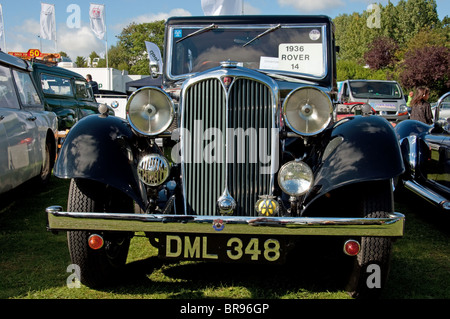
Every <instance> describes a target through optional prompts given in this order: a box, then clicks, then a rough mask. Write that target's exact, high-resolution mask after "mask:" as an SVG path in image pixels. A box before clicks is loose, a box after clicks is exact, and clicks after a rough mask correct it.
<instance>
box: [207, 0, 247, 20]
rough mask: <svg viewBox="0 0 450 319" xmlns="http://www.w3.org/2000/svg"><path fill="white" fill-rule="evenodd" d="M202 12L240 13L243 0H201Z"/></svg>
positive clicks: (213, 14)
mask: <svg viewBox="0 0 450 319" xmlns="http://www.w3.org/2000/svg"><path fill="white" fill-rule="evenodd" d="M201 1H202V9H203V13H204V14H205V15H206V16H210V15H211V16H218V15H240V14H242V5H243V3H242V2H243V0H201Z"/></svg>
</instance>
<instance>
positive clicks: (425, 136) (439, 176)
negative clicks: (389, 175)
mask: <svg viewBox="0 0 450 319" xmlns="http://www.w3.org/2000/svg"><path fill="white" fill-rule="evenodd" d="M449 96H450V92H448V93H446V94H444V95H443V96H442V97H441V98H440V99H439V101H438V102H437V107H436V108H435V114H434V117H435V118H434V124H433V125H427V124H425V123H422V122H419V121H414V120H407V121H404V122H402V123H399V124H398V125H397V126H396V127H395V132H396V134H397V137H398V139H399V142H400V145H401V150H402V154H403V158H404V163H405V168H406V170H405V174H403V175H402V176H401V178H400V180H399V184H398V185H397V186H398V187H399V188H403V186H404V187H405V188H406V189H408V190H410V191H412V192H413V193H415V194H417V195H418V196H420V197H422V198H423V199H425V200H426V201H427V202H429V203H431V204H432V205H434V206H436V207H438V208H439V209H440V210H442V211H450V175H449V174H450V125H449V123H450V122H449V119H446V120H445V119H442V116H441V114H440V110H441V105H442V103H443V101H444V100H445V99H446V98H447V97H449Z"/></svg>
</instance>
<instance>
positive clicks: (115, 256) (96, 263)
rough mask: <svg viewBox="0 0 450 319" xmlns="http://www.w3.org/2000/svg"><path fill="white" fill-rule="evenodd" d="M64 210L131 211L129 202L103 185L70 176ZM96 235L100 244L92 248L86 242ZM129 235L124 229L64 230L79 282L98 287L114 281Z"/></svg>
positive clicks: (118, 275) (124, 261) (126, 251)
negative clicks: (102, 242) (100, 237)
mask: <svg viewBox="0 0 450 319" xmlns="http://www.w3.org/2000/svg"><path fill="white" fill-rule="evenodd" d="M67 209H68V211H72V212H121V213H126V212H133V201H132V200H131V199H130V198H129V197H128V196H126V195H124V194H122V193H121V192H119V191H118V190H116V189H114V188H111V187H109V186H107V185H104V184H101V183H98V182H95V181H90V180H81V179H72V180H71V182H70V188H69V198H68V205H67ZM93 233H96V234H100V235H102V236H103V238H104V245H103V247H102V248H100V249H98V250H93V249H91V248H90V247H89V245H88V238H89V236H90V235H91V234H93ZM131 235H132V234H130V233H124V232H96V231H68V232H67V239H68V246H69V252H70V257H71V260H72V264H74V265H77V266H78V267H79V269H80V273H79V277H80V278H79V279H80V281H81V283H82V284H84V285H86V286H88V287H91V288H99V287H104V286H107V285H110V284H114V282H116V281H117V280H118V279H119V278H120V274H121V268H122V267H123V266H124V265H125V263H126V259H127V255H128V249H129V246H130V239H131V237H132V236H131Z"/></svg>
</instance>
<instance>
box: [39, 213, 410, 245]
mask: <svg viewBox="0 0 450 319" xmlns="http://www.w3.org/2000/svg"><path fill="white" fill-rule="evenodd" d="M46 212H47V217H48V230H51V231H68V230H96V231H132V232H167V233H169V232H170V233H202V234H208V233H210V234H217V232H218V231H217V230H215V229H214V227H213V225H214V222H215V221H217V220H221V221H222V222H223V223H224V225H225V227H224V228H223V229H222V230H221V231H220V233H221V234H255V235H258V234H259V235H310V236H383V237H401V236H403V230H404V223H405V216H404V215H403V214H400V213H392V214H390V216H389V217H388V218H332V217H315V218H312V217H237V216H220V217H219V216H199V215H195V216H194V215H153V214H120V213H79V212H63V209H62V207H61V206H51V207H48V208H47V209H46Z"/></svg>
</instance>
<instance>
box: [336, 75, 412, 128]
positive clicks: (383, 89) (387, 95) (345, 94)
mask: <svg viewBox="0 0 450 319" xmlns="http://www.w3.org/2000/svg"><path fill="white" fill-rule="evenodd" d="M355 102H362V103H367V104H369V105H370V106H371V107H372V109H373V110H374V111H375V114H376V115H380V116H382V117H384V118H385V119H387V120H389V121H396V122H399V121H402V120H406V119H408V118H409V113H408V109H407V107H406V100H405V96H404V95H403V91H402V89H401V87H400V85H399V84H398V83H397V82H396V81H381V80H346V81H343V82H342V83H340V88H339V93H338V104H352V103H355Z"/></svg>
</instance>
